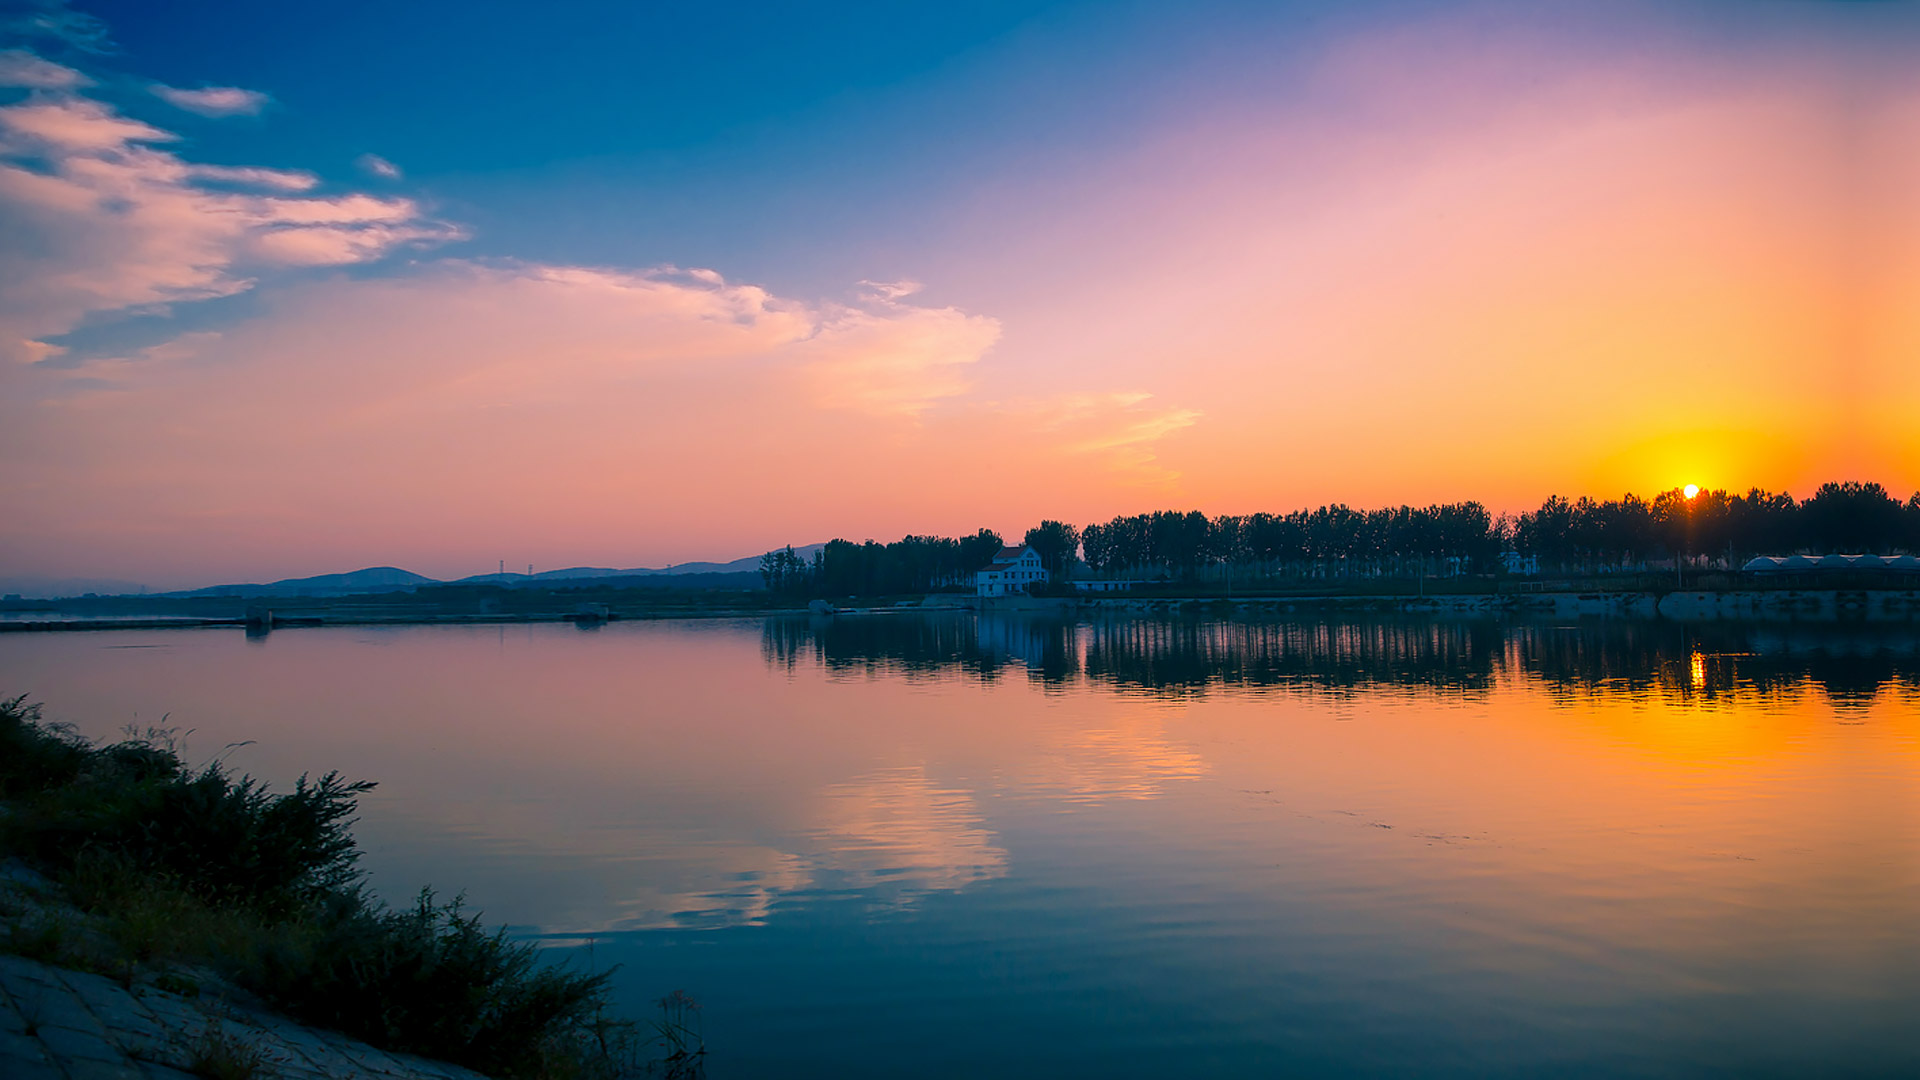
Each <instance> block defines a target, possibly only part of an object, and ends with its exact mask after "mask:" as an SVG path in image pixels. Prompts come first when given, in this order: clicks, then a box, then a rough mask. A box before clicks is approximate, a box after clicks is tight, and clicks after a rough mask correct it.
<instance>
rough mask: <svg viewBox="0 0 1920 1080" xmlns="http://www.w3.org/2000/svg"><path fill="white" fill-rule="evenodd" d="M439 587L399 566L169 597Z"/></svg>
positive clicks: (332, 593) (217, 587)
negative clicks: (422, 586) (423, 586)
mask: <svg viewBox="0 0 1920 1080" xmlns="http://www.w3.org/2000/svg"><path fill="white" fill-rule="evenodd" d="M434 584H437V582H436V581H434V579H433V578H430V577H425V576H422V575H420V574H416V573H414V572H413V571H411V570H402V569H400V568H399V567H397V566H369V567H367V568H366V569H365V570H355V571H353V572H351V573H347V574H321V575H319V576H317V577H304V578H283V579H281V580H279V581H270V582H267V583H266V584H264V585H214V586H211V587H209V588H205V589H189V590H187V591H185V592H176V593H168V594H167V595H168V596H352V595H356V594H360V593H383V592H407V591H409V590H412V589H414V588H416V587H418V586H421V585H434Z"/></svg>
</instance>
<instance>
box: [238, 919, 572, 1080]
mask: <svg viewBox="0 0 1920 1080" xmlns="http://www.w3.org/2000/svg"><path fill="white" fill-rule="evenodd" d="M303 931H304V932H303V933H300V934H297V935H287V936H285V937H283V938H281V939H280V940H279V942H278V945H279V947H277V948H272V949H267V950H263V951H262V952H261V954H260V955H259V957H258V962H257V964H256V966H255V967H254V968H253V969H252V970H251V971H247V972H244V973H242V975H241V981H242V982H243V983H244V984H245V985H247V987H248V988H249V989H251V990H253V991H254V992H256V993H258V994H260V995H261V996H262V997H264V998H266V999H268V1000H269V1001H272V1002H274V1003H275V1004H277V1005H279V1006H280V1007H281V1008H284V1009H286V1010H287V1011H288V1012H289V1013H290V1014H292V1015H295V1016H298V1017H301V1018H303V1019H306V1020H310V1021H312V1022H314V1023H318V1024H322V1025H325V1026H327V1027H331V1028H335V1029H337V1030H340V1031H344V1032H346V1033H347V1034H350V1035H354V1036H357V1037H359V1038H362V1039H365V1040H367V1041H368V1042H372V1043H375V1044H377V1045H381V1046H401V1047H405V1048H407V1049H408V1050H410V1051H412V1052H414V1053H418V1054H425V1055H427V1056H429V1057H436V1058H441V1059H443V1060H447V1061H453V1062H456V1063H459V1064H463V1065H469V1066H473V1067H475V1068H485V1069H489V1070H498V1071H502V1072H505V1073H509V1074H515V1075H525V1074H532V1073H537V1072H539V1071H541V1070H540V1068H539V1063H540V1061H541V1060H542V1059H543V1058H544V1057H545V1056H547V1055H549V1054H550V1053H551V1052H552V1051H553V1050H554V1049H556V1048H555V1047H554V1045H553V1043H554V1041H555V1040H556V1039H559V1040H564V1039H565V1037H566V1036H567V1035H568V1034H569V1033H572V1032H576V1031H580V1030H582V1029H583V1028H584V1026H585V1025H587V1024H589V1023H590V1022H591V1021H592V1020H593V1019H594V1017H595V1016H596V1015H597V1014H598V1013H599V1011H600V1008H601V1006H602V1005H603V1003H604V998H605V994H606V985H607V980H608V977H609V976H608V975H605V974H599V975H587V974H582V973H577V972H569V971H564V970H561V969H557V968H553V967H549V966H544V965H542V964H541V963H540V962H539V958H538V956H537V949H536V948H535V947H534V946H532V945H528V944H517V943H515V942H512V941H509V940H508V938H507V933H506V931H505V930H496V931H492V932H489V931H487V930H486V929H484V928H483V927H482V926H481V924H480V918H479V916H478V915H474V914H468V913H466V911H465V910H464V908H463V905H462V901H461V899H459V898H455V899H454V900H453V901H451V902H449V903H445V904H440V903H436V902H435V900H434V896H433V893H432V892H430V891H427V892H422V893H421V894H420V897H419V899H418V900H417V901H416V902H415V903H414V905H413V906H412V907H411V908H410V909H408V910H404V911H393V910H386V909H382V908H379V907H375V906H372V905H369V904H366V903H364V902H362V901H360V900H359V898H358V896H357V894H341V895H339V896H336V897H335V898H334V901H333V902H332V903H331V904H330V905H328V906H327V908H326V909H325V910H323V911H322V912H320V913H319V914H318V915H317V916H316V917H315V918H314V919H313V921H312V922H310V923H309V924H307V925H306V926H305V927H304V928H303Z"/></svg>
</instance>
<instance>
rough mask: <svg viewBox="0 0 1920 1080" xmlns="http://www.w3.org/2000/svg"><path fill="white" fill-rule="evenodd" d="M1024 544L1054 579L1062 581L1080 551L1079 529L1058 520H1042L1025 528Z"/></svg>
mask: <svg viewBox="0 0 1920 1080" xmlns="http://www.w3.org/2000/svg"><path fill="white" fill-rule="evenodd" d="M1026 545H1027V546H1028V547H1030V548H1032V549H1033V550H1034V553H1035V554H1037V555H1039V556H1040V564H1041V565H1042V566H1044V567H1046V568H1047V572H1048V573H1049V574H1052V575H1053V578H1054V580H1056V581H1064V580H1066V577H1067V569H1068V567H1069V566H1070V565H1071V564H1072V562H1073V560H1074V558H1075V557H1076V556H1078V555H1079V553H1080V530H1079V529H1076V528H1074V527H1073V526H1071V525H1067V524H1064V523H1062V522H1058V521H1042V522H1041V523H1040V524H1038V525H1035V526H1034V527H1033V528H1031V529H1028V530H1027V535H1026Z"/></svg>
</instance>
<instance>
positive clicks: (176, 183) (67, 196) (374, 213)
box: [0, 91, 461, 360]
mask: <svg viewBox="0 0 1920 1080" xmlns="http://www.w3.org/2000/svg"><path fill="white" fill-rule="evenodd" d="M176 141H177V137H176V136H175V135H174V134H173V133H171V132H168V131H165V130H162V129H160V128H156V127H153V126H152V125H149V124H146V123H143V122H141V121H138V120H134V119H131V118H129V117H126V116H124V115H122V114H120V113H119V112H118V111H116V110H115V109H113V108H112V107H111V106H108V105H106V104H104V103H102V102H99V101H96V100H92V99H90V98H87V97H84V96H81V95H79V94H76V93H72V92H65V91H44V92H38V93H36V94H35V95H34V96H32V97H29V98H28V99H27V100H25V101H22V102H19V103H17V104H14V105H10V106H7V107H4V108H0V208H3V209H4V212H5V214H6V220H7V227H8V230H9V235H10V236H11V237H12V238H13V241H14V242H12V243H9V244H8V245H7V246H6V248H5V250H4V251H0V357H10V358H12V359H14V360H38V359H45V358H47V357H49V356H52V355H57V353H58V351H59V350H58V348H57V347H54V346H50V345H48V344H47V343H46V342H45V341H44V340H42V339H44V338H46V337H49V336H54V335H59V334H64V333H67V332H69V331H71V330H73V329H75V328H76V327H77V326H79V325H80V323H81V321H82V320H83V319H84V318H86V317H87V316H88V315H90V314H93V313H96V312H111V311H120V310H126V309H132V308H139V307H144V306H151V305H163V304H172V303H180V302H186V301H193V300H203V299H208V298H212V297H219V296H229V295H232V294H234V293H237V292H242V291H244V290H246V289H249V288H251V287H253V285H254V284H255V282H256V281H257V280H258V278H259V275H261V274H264V273H271V272H273V271H274V270H275V269H277V268H278V269H285V268H290V267H310V266H333V265H344V264H348V263H356V262H365V261H369V260H372V259H377V258H380V257H382V256H384V255H386V254H388V253H389V252H392V251H393V250H395V249H397V248H400V247H402V246H405V245H410V244H432V243H440V242H444V241H448V240H452V239H457V238H458V237H459V236H460V235H461V231H460V230H459V229H458V228H456V227H454V226H451V225H448V224H446V223H443V222H437V221H433V220H431V219H429V218H428V217H427V216H426V215H425V214H424V213H423V211H422V209H421V208H420V207H419V205H418V204H416V203H415V202H413V201H412V200H408V199H396V198H378V197H374V196H368V195H357V194H346V195H328V196H323V195H316V194H312V192H313V189H314V188H315V187H317V186H318V183H319V181H318V179H317V178H316V177H314V176H312V175H311V174H308V173H304V172H297V171H290V170H283V169H269V168H255V167H235V166H215V165H202V164H196V163H193V162H190V161H187V160H186V159H184V158H182V157H181V156H179V155H178V154H176V153H174V152H172V151H171V150H169V149H166V148H165V147H166V146H167V145H168V144H171V143H173V142H176Z"/></svg>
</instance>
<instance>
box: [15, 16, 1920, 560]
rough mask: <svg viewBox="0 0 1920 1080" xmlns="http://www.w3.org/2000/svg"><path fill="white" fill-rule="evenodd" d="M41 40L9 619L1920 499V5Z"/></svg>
mask: <svg viewBox="0 0 1920 1080" xmlns="http://www.w3.org/2000/svg"><path fill="white" fill-rule="evenodd" d="M0 12H4V14H0V36H3V37H4V40H0V499H4V506H5V511H6V512H5V514H4V515H3V516H0V573H4V574H5V575H7V576H35V575H38V576H44V577H73V576H100V577H114V578H120V579H125V580H131V581H139V582H143V583H147V584H150V585H153V586H157V587H185V586H193V585H204V584H211V583H214V582H216V581H258V580H268V579H272V578H278V577H286V576H293V575H299V574H312V573H324V572H331V571H340V570H348V569H353V568H356V567H360V566H366V565H378V564H391V565H399V566H404V567H406V568H408V569H411V570H415V571H418V572H420V573H424V574H430V575H434V576H445V577H452V576H459V575H464V574H469V573H478V572H485V571H489V570H492V569H493V568H494V566H495V565H496V560H501V559H504V560H505V561H506V563H507V564H508V565H509V566H511V567H525V566H526V565H528V564H532V565H533V566H534V567H535V568H536V569H554V568H558V567H563V566H572V565H599V566H618V567H631V566H654V565H663V564H666V563H671V562H679V561H686V560H690V559H730V558H736V557H739V556H742V555H747V554H751V553H755V552H759V551H764V550H766V549H767V548H769V547H772V546H777V545H780V544H784V543H795V544H800V543H806V542H811V541H816V540H822V539H826V538H828V537H831V536H846V537H850V538H855V539H860V538H866V537H873V538H878V539H883V540H884V539H892V538H895V537H898V536H899V535H901V534H903V533H908V532H937V533H949V534H951V533H960V532H971V531H973V530H974V529H976V528H978V527H980V526H983V525H984V526H989V527H993V528H996V529H999V530H1000V531H1002V532H1003V533H1014V534H1017V533H1018V532H1019V531H1021V530H1023V529H1024V528H1026V527H1027V526H1028V525H1031V524H1033V523H1035V522H1037V521H1038V520H1039V519H1040V518H1042V517H1055V518H1062V519H1065V520H1068V521H1072V522H1075V523H1084V522H1086V521H1090V520H1104V519H1105V518H1108V517H1111V516H1112V515H1114V514H1116V513H1133V512H1138V511H1143V510H1151V509H1158V508H1163V507H1174V508H1182V509H1185V508H1199V509H1202V510H1205V511H1207V512H1209V513H1244V512H1251V511H1254V510H1280V511H1284V510H1290V509H1294V508H1297V507H1300V506H1306V505H1317V504H1319V503H1323V502H1328V501H1343V502H1347V503H1350V504H1355V505H1363V506H1365V505H1378V504H1389V503H1400V502H1412V503H1427V502H1433V501H1449V500H1458V499H1479V500H1481V501H1483V502H1485V503H1487V504H1488V505H1489V506H1490V507H1491V508H1492V509H1494V510H1496V511H1511V510H1519V509H1523V508H1526V507H1530V506H1533V505H1536V504H1537V503H1538V502H1539V501H1540V500H1541V499H1542V498H1543V497H1545V496H1546V495H1548V494H1549V493H1553V492H1559V493H1563V494H1570V495H1577V494H1583V493H1586V494H1595V495H1618V494H1619V493H1621V492H1623V491H1627V490H1632V491H1638V492H1642V493H1649V494H1650V493H1652V492H1654V491H1658V490H1662V489H1666V488H1670V487H1674V486H1677V485H1680V484H1684V483H1688V482H1694V483H1700V484H1703V485H1707V486H1715V487H1717V486H1725V487H1738V488H1742V489H1744V488H1746V487H1748V486H1753V485H1759V486H1763V487H1768V488H1775V489H1779V488H1785V489H1788V490H1791V491H1793V492H1795V493H1796V494H1799V495H1802V496H1804V495H1806V494H1807V493H1809V491H1810V490H1811V488H1812V487H1813V486H1814V485H1815V484H1817V483H1819V482H1821V481H1823V480H1829V479H1860V480H1877V481H1879V482H1881V483H1882V484H1885V485H1886V486H1887V487H1888V488H1890V489H1892V490H1894V491H1896V492H1898V493H1900V494H1901V495H1903V496H1904V495H1905V494H1906V493H1908V492H1911V491H1913V490H1914V489H1915V488H1916V487H1920V434H1916V430H1920V195H1916V194H1915V192H1917V191H1920V65H1916V64H1915V63H1914V62H1913V61H1914V58H1915V57H1916V56H1920V5H1909V4H1896V3H1839V2H1835V3H1812V2H1795V3H1789V2H1784V0H1783V2H1766V0H1750V2H1741V3H1733V2H1723V3H1704V2H1702V3H1686V2H1678V0H1670V2H1665V3H1657V4H1653V3H1649V4H1644V5H1642V4H1634V3H1629V2H1621V0H1607V2H1604V3H1602V2H1593V3H1588V4H1551V5H1539V4H1526V3H1510V4H1495V3H1488V4H1440V3H1343V4H1325V3H1311V4H1309V3H1303V4H1297V5H1288V4H1278V3H1247V4H1238V3H1214V2H1204V0H1189V2H1184V3H1179V4H1174V3H1115V2H1112V0H1105V2H1091V3H1056V4H1042V3H1030V2H1022V3H1013V2H1005V3H1000V2H980V3H964V4H944V5H918V6H916V5H898V4H886V5H882V4H865V3H836V4H809V5H802V4H769V5H761V4H732V5H697V4H678V5H666V4H650V3H634V2H611V0H609V2H604V3H567V4H560V5H545V6H534V5H526V4H506V3H498V2H493V0H461V2H458V3H452V2H433V0H422V2H415V3H404V4H395V3H392V2H390V0H389V2H384V3H378V4H375V3H362V2H346V3H331V4H327V5H324V6H309V5H282V4H259V3H249V4H240V3H215V2H188V3H178V4H155V3H152V2H151V0H146V2H126V3H102V2H89V0H81V2H78V3H74V4H71V5H65V6H62V5H53V4H47V3H26V4H21V3H18V2H13V0H0Z"/></svg>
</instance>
